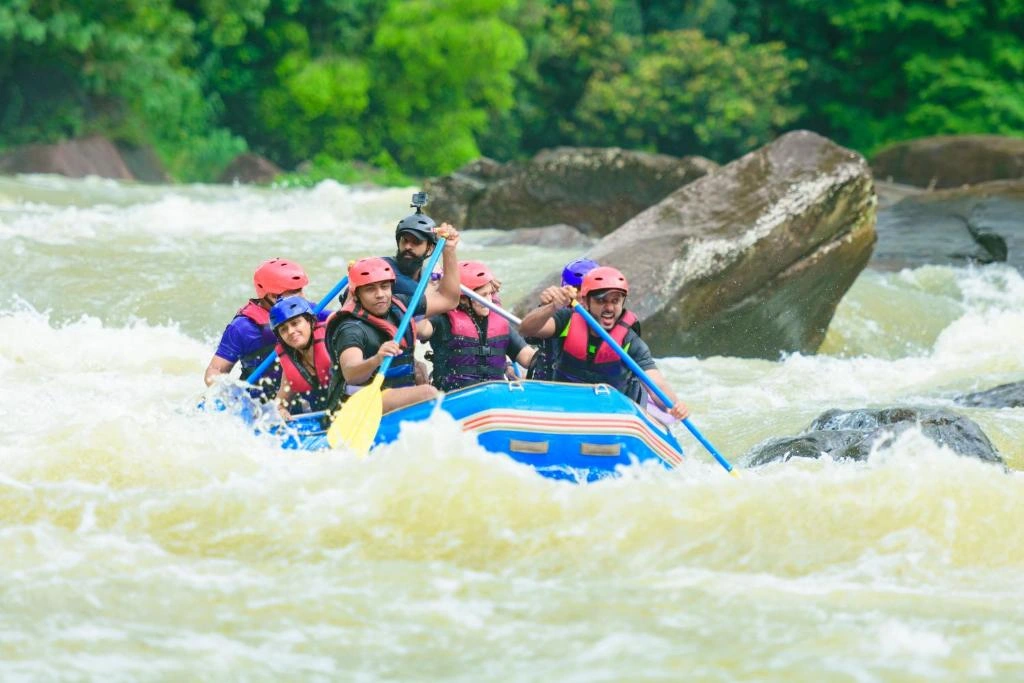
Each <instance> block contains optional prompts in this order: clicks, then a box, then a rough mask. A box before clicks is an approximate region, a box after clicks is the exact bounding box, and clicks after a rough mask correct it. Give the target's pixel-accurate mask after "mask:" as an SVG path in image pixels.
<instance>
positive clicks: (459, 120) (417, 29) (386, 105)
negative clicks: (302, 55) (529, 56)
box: [370, 0, 526, 173]
mask: <svg viewBox="0 0 1024 683" xmlns="http://www.w3.org/2000/svg"><path fill="white" fill-rule="evenodd" d="M516 5H517V3H516V2H515V0H452V1H450V2H443V3H442V2H434V1H431V0H408V1H405V2H396V3H393V4H392V5H391V6H390V7H389V9H388V11H387V12H386V13H385V15H384V17H383V18H382V19H381V23H380V25H379V26H378V28H377V32H376V35H375V38H374V43H373V50H372V60H373V64H374V75H375V80H374V85H373V89H372V93H371V99H372V115H373V116H372V118H374V119H376V121H378V122H379V124H378V125H377V126H373V127H371V128H370V134H371V136H373V137H375V138H376V139H377V140H380V141H381V143H382V144H381V146H382V147H383V148H384V149H386V150H387V151H388V152H389V153H390V154H392V155H393V156H394V157H395V159H396V160H397V161H398V163H399V164H401V165H402V167H403V168H407V169H409V170H411V171H413V172H422V173H445V172H447V171H450V170H452V169H454V168H457V167H458V166H461V165H462V164H464V163H465V162H467V161H469V160H471V159H473V158H475V157H476V156H479V153H480V152H479V149H478V147H477V143H476V135H477V134H479V133H480V132H482V131H483V130H484V129H485V127H486V126H487V123H488V115H489V113H490V112H501V111H504V110H508V109H509V108H510V107H511V106H512V103H513V92H514V86H515V81H514V78H513V70H514V69H515V67H516V65H517V64H518V63H519V62H520V61H521V60H522V59H523V58H524V57H525V54H526V48H525V45H524V43H523V40H522V38H521V36H520V35H519V33H518V32H517V31H516V29H515V28H514V27H513V26H511V25H510V24H509V23H507V22H506V21H505V20H504V19H503V14H504V13H511V12H514V11H515V9H516Z"/></svg>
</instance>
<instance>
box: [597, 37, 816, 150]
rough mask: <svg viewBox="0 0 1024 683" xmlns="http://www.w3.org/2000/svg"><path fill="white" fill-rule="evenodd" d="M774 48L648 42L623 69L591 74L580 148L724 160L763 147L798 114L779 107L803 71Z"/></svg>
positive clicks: (742, 41) (684, 40)
mask: <svg viewBox="0 0 1024 683" xmlns="http://www.w3.org/2000/svg"><path fill="white" fill-rule="evenodd" d="M805 66H806V65H805V64H803V62H801V61H799V60H795V61H794V60H789V59H787V58H786V57H785V55H784V54H783V45H781V44H779V43H774V44H763V45H750V44H749V42H748V41H747V38H746V36H732V37H730V38H729V40H728V42H727V43H726V44H722V43H719V42H717V41H714V40H709V39H707V38H705V37H704V36H703V35H702V34H701V33H700V32H698V31H694V30H684V31H671V32H665V33H659V34H656V35H654V36H651V37H650V38H649V39H648V40H647V41H646V43H645V45H644V48H643V50H642V52H641V56H640V57H639V59H637V61H636V62H635V63H634V64H631V65H629V67H628V70H626V71H623V72H622V73H618V74H614V75H611V76H610V77H609V76H606V75H604V74H595V76H594V77H593V78H592V79H591V81H590V83H589V84H588V86H587V92H586V94H585V95H584V97H583V100H582V101H581V103H580V105H579V109H578V116H579V120H580V122H581V123H582V124H583V125H582V126H581V127H580V133H579V134H578V135H577V139H578V141H579V142H581V143H583V144H598V145H599V144H609V143H614V144H618V145H622V146H626V147H640V148H644V149H650V150H658V151H663V152H668V153H672V154H677V155H683V154H697V153H700V154H705V155H707V156H710V157H711V158H713V159H716V160H719V161H728V160H730V159H733V158H735V157H737V156H739V155H740V154H742V153H744V152H747V151H749V150H751V149H753V148H755V147H757V146H760V145H761V144H764V143H766V142H768V141H769V140H770V139H771V138H772V137H774V135H775V134H777V133H778V131H780V130H782V129H784V128H785V127H786V126H787V125H788V124H789V123H790V122H792V121H793V120H794V119H795V118H796V117H797V115H798V114H799V109H797V108H796V107H793V106H788V105H786V104H785V101H786V98H787V97H788V94H789V90H790V87H791V83H792V81H793V79H794V77H795V76H796V75H797V74H798V73H799V72H800V71H802V70H803V69H804V68H805Z"/></svg>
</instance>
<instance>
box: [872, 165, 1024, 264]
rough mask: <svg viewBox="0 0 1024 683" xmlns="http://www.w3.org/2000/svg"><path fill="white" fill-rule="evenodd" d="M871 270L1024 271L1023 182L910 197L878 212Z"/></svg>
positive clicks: (1015, 181) (1017, 181) (978, 186)
mask: <svg viewBox="0 0 1024 683" xmlns="http://www.w3.org/2000/svg"><path fill="white" fill-rule="evenodd" d="M876 229H877V232H878V244H877V245H876V246H875V251H874V254H873V255H872V258H871V263H870V266H871V267H872V268H876V269H879V270H899V269H901V268H916V267H918V266H922V265H927V264H934V265H965V264H968V263H982V264H984V263H999V262H1008V263H1010V264H1011V265H1014V266H1016V267H1017V268H1022V267H1024V180H1000V181H994V182H991V183H981V184H978V185H971V186H969V187H963V188H957V189H953V190H940V191H935V192H922V193H919V194H909V195H907V196H905V197H904V198H903V199H901V200H899V201H898V202H896V203H895V204H893V205H892V206H890V207H888V208H886V209H883V210H881V211H879V213H878V225H877V228H876Z"/></svg>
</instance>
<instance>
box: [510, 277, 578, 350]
mask: <svg viewBox="0 0 1024 683" xmlns="http://www.w3.org/2000/svg"><path fill="white" fill-rule="evenodd" d="M575 298H576V288H575V287H548V288H547V289H545V290H544V291H543V292H541V293H540V303H541V305H540V306H538V307H537V308H535V309H533V310H532V311H530V312H529V313H527V314H526V317H524V318H523V321H522V322H521V323H519V334H521V335H523V336H524V337H529V338H531V339H547V338H549V337H551V336H552V335H553V334H554V333H555V332H557V330H556V329H555V321H554V320H552V316H553V315H554V314H555V313H556V312H558V311H559V310H561V309H563V308H565V307H566V306H568V305H569V304H571V303H572V300H573V299H575Z"/></svg>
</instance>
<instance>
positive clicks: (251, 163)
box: [217, 152, 281, 185]
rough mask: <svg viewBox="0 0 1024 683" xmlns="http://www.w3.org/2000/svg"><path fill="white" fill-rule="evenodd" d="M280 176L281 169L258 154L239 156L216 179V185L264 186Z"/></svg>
mask: <svg viewBox="0 0 1024 683" xmlns="http://www.w3.org/2000/svg"><path fill="white" fill-rule="evenodd" d="M279 175H281V169H280V167H278V166H277V164H275V163H274V162H272V161H270V160H269V159H266V158H264V157H261V156H260V155H259V154H251V153H248V152H247V153H245V154H239V155H238V156H237V157H235V158H234V159H233V160H232V161H231V163H230V164H228V166H227V168H225V169H224V172H223V173H221V174H220V177H219V178H218V179H217V182H218V183H226V184H229V185H230V184H231V183H246V184H249V183H251V184H255V185H266V184H269V183H272V182H274V178H276V177H277V176H279Z"/></svg>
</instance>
